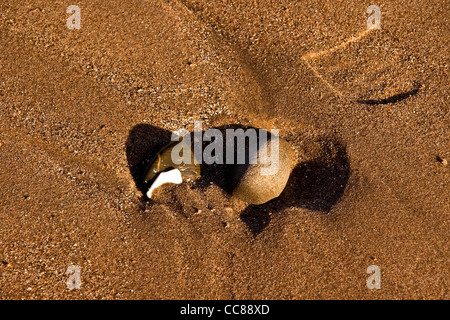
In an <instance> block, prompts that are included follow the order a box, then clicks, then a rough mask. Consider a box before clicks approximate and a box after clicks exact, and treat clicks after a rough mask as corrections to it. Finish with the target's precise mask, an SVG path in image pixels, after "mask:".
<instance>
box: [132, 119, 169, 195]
mask: <svg viewBox="0 0 450 320" xmlns="http://www.w3.org/2000/svg"><path fill="white" fill-rule="evenodd" d="M170 137H171V132H170V131H168V130H164V129H161V128H158V127H155V126H152V125H149V124H138V125H136V126H134V127H133V128H132V129H131V131H130V133H129V135H128V138H127V141H126V143H125V149H126V153H127V161H128V167H129V168H130V173H131V176H132V177H133V180H134V182H135V184H136V187H137V188H138V189H139V191H141V192H142V193H143V194H144V197H145V193H146V192H147V190H148V187H149V186H147V185H146V184H145V183H144V181H143V176H144V172H145V169H146V168H147V166H148V164H149V163H150V161H151V160H152V159H153V157H154V156H155V155H156V153H157V152H158V151H159V150H160V149H161V148H162V147H164V146H165V145H166V144H167V143H169V142H170Z"/></svg>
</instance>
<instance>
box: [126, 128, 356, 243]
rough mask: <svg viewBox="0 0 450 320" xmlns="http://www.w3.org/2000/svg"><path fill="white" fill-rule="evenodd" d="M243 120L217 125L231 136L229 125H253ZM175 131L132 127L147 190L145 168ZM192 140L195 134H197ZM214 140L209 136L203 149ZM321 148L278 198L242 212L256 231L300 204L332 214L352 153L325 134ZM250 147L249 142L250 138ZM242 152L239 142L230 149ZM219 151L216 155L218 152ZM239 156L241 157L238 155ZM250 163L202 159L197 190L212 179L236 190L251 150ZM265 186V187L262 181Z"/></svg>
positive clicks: (139, 175)
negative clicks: (326, 137) (210, 161)
mask: <svg viewBox="0 0 450 320" xmlns="http://www.w3.org/2000/svg"><path fill="white" fill-rule="evenodd" d="M249 128H251V127H246V126H242V125H235V124H233V125H226V126H221V127H217V128H216V129H218V130H219V131H221V132H222V134H223V137H226V135H225V132H226V129H234V130H236V129H243V130H244V131H245V130H246V129H249ZM170 137H171V132H169V131H167V130H164V129H161V128H158V127H155V126H151V125H148V124H138V125H136V126H135V127H133V129H132V130H131V131H130V134H129V136H128V139H127V141H126V153H127V159H128V165H129V168H130V173H131V175H132V177H133V179H134V181H135V183H136V186H137V188H138V189H139V190H140V191H141V192H142V193H143V194H144V199H145V200H148V199H146V198H145V193H146V191H147V189H148V187H149V186H148V185H146V184H145V183H144V182H143V175H144V171H145V170H146V168H147V167H148V165H149V163H150V161H151V160H152V159H153V158H154V157H155V155H156V153H157V152H158V151H159V150H160V149H161V148H162V147H163V146H165V145H166V144H167V143H169V142H170ZM192 143H194V139H193V137H192ZM209 143H210V142H209V141H208V142H206V141H203V145H202V150H204V148H205V147H206V146H207V145H208V144H209ZM225 143H226V139H223V153H224V159H226V152H227V148H226V146H225ZM320 146H321V151H320V152H319V153H318V154H317V157H316V158H314V159H310V160H308V161H306V162H302V163H299V164H297V166H296V167H295V168H294V169H293V170H292V173H291V175H290V177H289V180H288V183H287V185H286V188H285V189H284V191H283V193H282V194H281V195H280V196H279V197H278V198H276V199H274V200H272V201H269V202H268V203H265V204H262V205H250V206H248V207H247V208H246V209H245V210H244V211H243V212H241V214H240V217H241V220H242V221H243V222H244V223H245V224H246V225H247V227H248V228H249V230H250V231H251V232H252V233H253V235H254V236H256V235H258V234H259V233H261V232H262V231H263V230H264V228H265V227H266V226H267V225H268V224H269V222H270V214H273V213H276V212H279V211H281V210H283V209H285V208H288V207H299V208H306V209H310V210H315V211H320V212H323V213H328V212H329V211H330V210H331V208H332V207H333V206H334V205H335V204H336V203H337V202H338V201H339V199H340V198H341V197H342V195H343V193H344V189H345V186H346V184H347V181H348V179H349V175H350V166H349V163H348V158H347V152H346V149H345V147H344V145H343V144H342V143H340V142H338V141H336V140H330V139H322V141H321V143H320ZM246 147H248V141H246ZM230 151H231V152H233V153H234V156H235V157H236V153H237V150H236V144H235V147H234V148H233V149H231V150H228V152H230ZM213 155H214V154H213ZM235 159H236V158H235ZM245 159H246V161H245V163H244V164H217V163H213V164H206V163H204V162H203V163H202V164H201V171H202V175H201V178H200V179H198V180H197V181H196V183H195V185H194V189H199V190H201V189H204V188H207V187H208V186H209V185H210V183H211V182H213V183H214V184H216V185H218V186H219V187H220V188H222V189H223V190H224V191H225V192H227V193H232V191H233V189H234V188H235V186H236V185H237V183H238V182H239V179H240V176H239V174H237V175H236V172H238V173H242V172H244V171H245V169H246V168H247V167H248V165H249V164H248V152H246V157H245ZM262 187H263V186H262Z"/></svg>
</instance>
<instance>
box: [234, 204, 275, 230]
mask: <svg viewBox="0 0 450 320" xmlns="http://www.w3.org/2000/svg"><path fill="white" fill-rule="evenodd" d="M240 217H241V220H242V222H244V223H245V224H246V225H247V228H248V229H249V230H250V232H251V233H252V234H253V236H254V237H256V236H257V235H258V234H260V233H261V232H262V231H263V230H264V229H265V228H266V227H267V226H268V225H269V222H270V214H269V212H268V211H267V210H261V205H260V206H254V205H250V206H248V207H247V208H246V209H245V210H244V211H243V212H241V216H240Z"/></svg>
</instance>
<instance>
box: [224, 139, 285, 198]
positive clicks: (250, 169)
mask: <svg viewBox="0 0 450 320" xmlns="http://www.w3.org/2000/svg"><path fill="white" fill-rule="evenodd" d="M275 139H277V140H278V142H279V159H278V170H275V171H274V174H270V175H263V174H261V169H262V168H269V167H270V164H263V163H261V161H259V160H258V161H257V163H256V164H248V165H235V167H234V169H233V173H232V179H234V180H235V181H237V182H236V187H235V188H234V190H233V191H232V194H233V196H234V197H236V198H238V199H240V200H243V201H245V202H247V203H249V204H256V205H257V204H263V203H266V202H268V201H270V200H272V199H274V198H276V197H278V196H279V195H280V194H281V193H282V192H283V190H284V188H285V186H286V184H287V182H288V179H289V176H290V174H291V170H292V168H293V164H294V152H293V150H292V148H291V147H290V145H289V143H288V142H287V141H286V140H284V139H283V138H280V137H277V136H275V137H274V138H272V139H270V140H269V141H267V143H266V144H265V145H264V146H263V147H261V148H259V150H258V151H257V154H258V159H260V158H259V155H260V154H261V153H262V154H268V155H269V157H270V155H271V145H272V144H273V142H274V141H275ZM269 159H270V158H269Z"/></svg>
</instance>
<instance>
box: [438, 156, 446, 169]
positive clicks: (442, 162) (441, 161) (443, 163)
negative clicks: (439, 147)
mask: <svg viewBox="0 0 450 320" xmlns="http://www.w3.org/2000/svg"><path fill="white" fill-rule="evenodd" d="M436 160H437V161H438V162H440V163H441V164H442V165H443V166H444V167H446V166H448V160H447V159H444V158H441V157H439V156H436Z"/></svg>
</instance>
